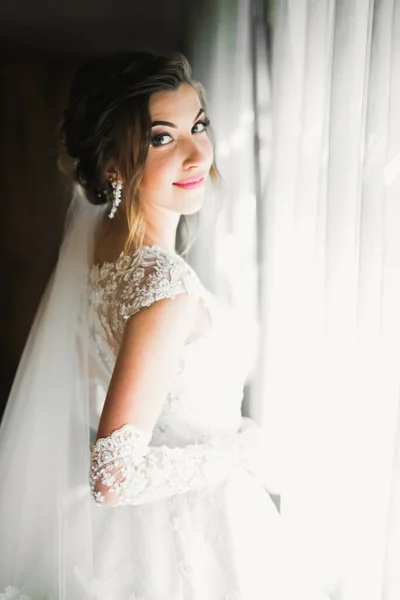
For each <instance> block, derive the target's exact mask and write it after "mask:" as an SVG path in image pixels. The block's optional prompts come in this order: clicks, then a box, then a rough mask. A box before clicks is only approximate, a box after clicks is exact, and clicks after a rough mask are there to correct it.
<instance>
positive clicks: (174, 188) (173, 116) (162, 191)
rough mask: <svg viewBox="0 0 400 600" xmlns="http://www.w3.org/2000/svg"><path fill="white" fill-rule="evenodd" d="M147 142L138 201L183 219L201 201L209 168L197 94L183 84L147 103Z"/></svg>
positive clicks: (210, 154)
mask: <svg viewBox="0 0 400 600" xmlns="http://www.w3.org/2000/svg"><path fill="white" fill-rule="evenodd" d="M149 109H150V115H151V121H152V133H151V142H150V147H149V151H148V155H147V159H146V164H145V168H144V174H143V178H142V180H141V183H140V185H139V198H140V201H141V202H142V203H143V204H144V208H145V206H146V204H149V205H152V207H153V208H161V209H167V210H170V211H173V212H176V213H180V214H184V215H188V214H192V213H195V212H197V211H198V210H199V209H200V208H201V206H202V204H203V199H204V186H205V180H206V177H207V175H208V173H209V170H210V167H211V165H212V162H213V150H212V146H211V142H210V139H209V137H208V135H207V131H206V129H207V126H208V123H209V122H208V119H207V117H206V115H205V112H204V109H203V108H202V106H201V103H200V99H199V97H198V95H197V92H196V91H195V90H194V88H192V86H191V85H189V84H188V83H182V84H181V85H180V86H179V88H177V89H176V90H171V91H165V92H157V93H156V94H153V96H151V98H150V102H149Z"/></svg>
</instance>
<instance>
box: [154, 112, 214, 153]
mask: <svg viewBox="0 0 400 600" xmlns="http://www.w3.org/2000/svg"><path fill="white" fill-rule="evenodd" d="M199 125H200V126H201V127H202V129H200V131H195V129H196V127H198V126H199ZM209 126H210V119H208V118H206V119H201V120H200V121H197V122H196V123H195V124H194V125H193V127H192V133H194V134H195V133H204V132H205V131H206V129H207V127H209ZM168 138H169V139H170V140H172V136H171V134H170V133H167V132H164V133H156V134H155V135H153V136H152V137H151V139H150V145H151V146H153V147H154V148H160V147H161V146H169V144H170V143H171V142H168V141H167V142H165V143H164V140H165V139H168Z"/></svg>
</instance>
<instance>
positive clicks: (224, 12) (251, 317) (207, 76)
mask: <svg viewBox="0 0 400 600" xmlns="http://www.w3.org/2000/svg"><path fill="white" fill-rule="evenodd" d="M190 10H191V19H192V24H191V34H190V44H189V46H188V48H187V54H188V57H189V59H190V62H191V65H192V68H193V75H194V77H195V78H196V79H199V80H200V81H201V82H202V83H203V85H204V87H205V89H206V93H207V104H208V108H209V112H210V117H211V126H212V134H213V136H214V138H215V155H216V161H217V167H218V170H219V172H220V174H221V176H222V187H221V190H220V191H219V192H218V193H214V192H213V191H212V188H211V186H210V187H209V189H208V194H207V197H206V202H205V206H204V207H203V208H202V210H201V213H200V218H199V223H198V224H197V222H196V219H193V220H192V223H191V229H192V230H193V231H196V229H197V227H199V229H198V235H197V239H196V243H195V244H194V246H193V248H192V249H191V251H190V254H189V257H188V260H189V262H190V263H191V264H192V265H193V266H194V267H195V268H196V271H197V272H198V273H199V275H200V277H201V279H202V281H203V282H204V284H205V285H206V286H207V287H208V288H209V289H210V290H211V291H213V292H214V293H216V294H217V295H221V296H224V297H226V298H227V299H228V300H229V302H230V303H231V304H232V305H233V306H234V307H235V308H236V309H237V310H238V311H239V312H240V313H241V314H242V316H243V318H245V319H247V321H248V324H249V328H248V329H249V336H248V338H247V340H246V342H245V341H243V343H246V344H248V348H249V354H251V355H252V356H251V357H249V364H252V365H253V366H254V365H255V361H256V356H257V352H258V345H259V340H260V337H259V329H260V326H259V313H258V289H259V288H258V269H257V216H258V207H257V201H256V191H257V183H256V179H257V173H256V160H255V153H254V146H255V139H254V128H255V111H254V101H255V95H254V90H253V86H254V79H253V69H252V64H253V59H254V48H253V46H252V41H253V40H252V29H253V17H252V2H251V0H203V1H200V2H198V3H194V2H193V3H192V4H191V7H190ZM261 70H262V71H263V69H261ZM263 82H264V84H265V85H264V87H263V98H266V97H267V98H268V97H269V82H268V77H266V78H264V79H263ZM257 118H260V119H261V120H262V123H263V136H264V138H265V137H268V135H269V134H268V132H269V130H270V126H269V123H270V115H269V114H264V115H261V116H259V115H258V114H257ZM266 158H267V157H266ZM266 162H267V160H266V161H264V164H266ZM253 373H254V369H253V371H251V372H250V373H249V380H248V385H247V386H246V389H245V400H244V406H243V410H244V413H247V414H251V415H252V416H253V418H254V417H255V416H256V413H257V410H258V408H259V403H257V402H253V396H252V395H251V390H252V388H251V382H252V377H253Z"/></svg>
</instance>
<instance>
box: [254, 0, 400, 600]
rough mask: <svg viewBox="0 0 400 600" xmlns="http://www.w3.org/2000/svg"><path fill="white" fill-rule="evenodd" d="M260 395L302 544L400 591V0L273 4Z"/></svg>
mask: <svg viewBox="0 0 400 600" xmlns="http://www.w3.org/2000/svg"><path fill="white" fill-rule="evenodd" d="M272 18H273V51H272V83H271V87H272V124H273V126H272V131H273V134H272V160H271V165H270V171H269V178H268V186H267V190H266V193H265V196H264V198H263V199H262V202H263V211H262V212H263V229H262V231H263V237H262V239H261V240H260V242H261V244H262V248H261V252H260V256H261V259H262V260H261V263H260V271H261V279H262V282H263V286H262V289H263V294H262V302H261V311H262V322H263V336H262V340H263V347H262V354H261V359H260V364H259V377H258V389H259V391H260V393H259V396H258V398H259V401H260V411H261V415H262V416H261V420H262V426H263V428H264V430H265V434H266V440H267V444H268V449H269V453H268V455H269V458H270V462H271V464H270V466H271V469H273V472H274V474H275V481H276V482H277V483H276V485H277V488H279V491H280V494H281V511H282V516H283V518H284V521H285V523H286V525H287V527H288V529H289V530H290V532H291V534H292V536H293V544H294V545H296V544H297V545H298V549H299V551H300V552H302V553H304V552H305V553H308V554H309V556H310V557H311V559H312V564H313V565H314V576H315V577H316V578H318V579H319V580H320V582H321V585H322V586H324V588H325V589H326V591H327V592H328V593H329V595H330V597H331V598H332V599H333V600H394V599H395V598H396V599H397V600H398V598H400V449H399V446H400V411H399V407H400V404H399V391H400V77H399V74H400V2H399V0H380V1H375V2H374V1H373V0H347V1H344V0H337V1H336V2H335V1H333V0H326V1H322V2H321V1H320V0H308V1H307V0H275V1H274V2H273V5H272Z"/></svg>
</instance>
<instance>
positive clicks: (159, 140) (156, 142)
mask: <svg viewBox="0 0 400 600" xmlns="http://www.w3.org/2000/svg"><path fill="white" fill-rule="evenodd" d="M171 139H172V138H171V136H170V135H169V134H168V133H156V135H153V137H152V138H151V141H150V143H151V145H152V146H154V147H158V146H167V145H168V144H169V143H170V141H169V140H171Z"/></svg>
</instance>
